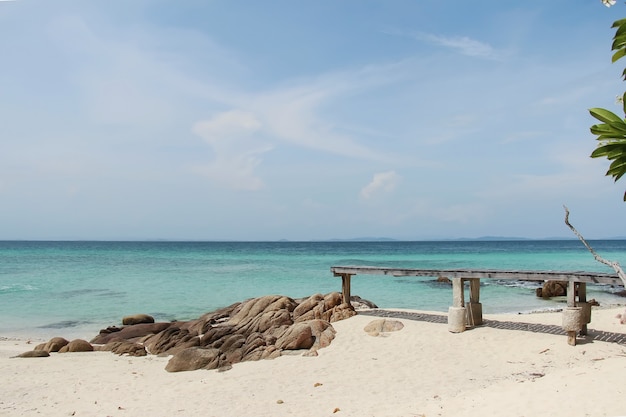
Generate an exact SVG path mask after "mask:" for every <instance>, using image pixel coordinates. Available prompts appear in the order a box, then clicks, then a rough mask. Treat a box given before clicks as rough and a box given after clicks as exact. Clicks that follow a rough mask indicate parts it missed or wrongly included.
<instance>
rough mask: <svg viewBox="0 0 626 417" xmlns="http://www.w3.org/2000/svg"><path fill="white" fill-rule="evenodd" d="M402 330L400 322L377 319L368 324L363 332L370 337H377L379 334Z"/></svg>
mask: <svg viewBox="0 0 626 417" xmlns="http://www.w3.org/2000/svg"><path fill="white" fill-rule="evenodd" d="M403 328H404V324H402V322H401V321H398V320H387V319H379V320H373V321H371V322H369V323H368V324H367V326H365V327H364V328H363V330H364V331H365V332H366V333H367V334H369V335H370V336H379V335H380V334H381V333H386V332H395V331H398V330H402V329H403Z"/></svg>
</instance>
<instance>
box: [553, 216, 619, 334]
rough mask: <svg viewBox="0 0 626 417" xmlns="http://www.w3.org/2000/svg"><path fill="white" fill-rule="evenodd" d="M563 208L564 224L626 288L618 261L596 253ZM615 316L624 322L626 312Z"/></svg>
mask: <svg viewBox="0 0 626 417" xmlns="http://www.w3.org/2000/svg"><path fill="white" fill-rule="evenodd" d="M563 208H564V209H565V224H566V225H567V227H569V228H570V229H571V230H572V232H574V234H575V235H576V236H577V237H578V239H580V241H581V242H582V243H583V245H585V247H586V248H587V250H588V251H589V252H591V254H592V255H593V257H594V259H595V260H596V261H598V262H600V263H602V264H604V265H608V266H610V267H611V268H613V270H614V271H615V273H616V274H617V276H618V277H619V278H620V279H621V280H622V284H623V285H624V288H626V273H624V270H623V269H622V267H621V266H620V264H619V262H616V261H609V260H608V259H604V258H603V257H601V256H600V255H598V254H597V253H596V251H595V250H593V248H592V247H591V245H589V243H587V241H586V240H585V238H584V237H583V235H581V234H580V233H579V232H578V230H576V228H575V227H574V226H572V224H571V223H570V222H569V209H568V208H567V206H563ZM617 318H619V319H621V323H622V324H626V312H624V314H620V315H618V316H617Z"/></svg>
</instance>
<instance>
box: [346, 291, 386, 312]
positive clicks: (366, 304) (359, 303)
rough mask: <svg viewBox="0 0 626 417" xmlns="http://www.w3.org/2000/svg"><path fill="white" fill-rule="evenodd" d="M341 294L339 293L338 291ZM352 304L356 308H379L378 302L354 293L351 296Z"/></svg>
mask: <svg viewBox="0 0 626 417" xmlns="http://www.w3.org/2000/svg"><path fill="white" fill-rule="evenodd" d="M337 294H339V293H337ZM342 299H343V297H342ZM350 304H351V305H352V307H353V308H354V309H355V310H367V309H370V308H378V306H377V305H376V304H374V303H373V302H371V301H369V300H365V299H363V298H361V297H359V296H358V295H353V296H351V297H350Z"/></svg>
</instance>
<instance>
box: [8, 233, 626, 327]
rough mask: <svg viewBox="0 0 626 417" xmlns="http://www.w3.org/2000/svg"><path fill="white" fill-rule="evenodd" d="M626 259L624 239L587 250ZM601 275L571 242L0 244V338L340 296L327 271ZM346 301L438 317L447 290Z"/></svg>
mask: <svg viewBox="0 0 626 417" xmlns="http://www.w3.org/2000/svg"><path fill="white" fill-rule="evenodd" d="M590 244H591V245H592V247H593V248H594V249H595V250H596V251H597V252H598V253H599V254H600V255H601V256H603V257H605V258H606V259H610V260H613V261H618V262H620V263H622V264H624V262H626V241H623V240H597V241H590ZM339 265H372V266H390V267H398V268H433V269H451V268H475V269H514V270H561V271H598V272H608V273H613V270H612V269H611V268H609V267H607V266H605V265H602V264H600V263H599V262H597V261H595V260H594V259H593V257H592V255H591V254H590V253H589V252H588V251H587V250H586V249H585V248H584V246H583V245H582V244H581V242H579V241H577V240H563V241H554V240H545V241H543V240H542V241H529V240H520V241H436V242H401V241H385V242H84V241H80V242H66V241H58V242H56V241H55V242H29V241H4V242H3V241H0V336H4V337H33V338H43V339H45V338H48V337H52V336H64V337H66V338H73V337H82V338H86V339H90V338H91V337H93V336H95V335H96V334H97V333H98V331H99V329H101V328H104V327H107V326H110V325H120V324H121V318H122V317H123V316H126V315H129V314H135V313H147V314H150V315H152V316H154V317H155V319H157V320H161V321H163V320H174V319H178V320H186V319H192V318H196V317H198V316H200V315H201V314H203V313H205V312H208V311H212V310H215V309H217V308H220V307H224V306H228V305H230V304H232V303H235V302H239V301H243V300H245V299H248V298H252V297H259V296H262V295H267V294H281V295H286V296H289V297H293V298H299V297H305V296H309V295H312V294H316V293H322V294H324V293H328V292H331V291H341V279H340V278H337V277H333V276H332V274H331V272H330V267H331V266H339ZM482 282H483V289H482V290H481V302H482V303H483V310H484V312H485V313H501V312H527V311H533V310H541V309H553V308H558V307H562V306H563V303H564V300H563V299H553V300H543V299H538V298H537V297H536V296H535V288H537V286H538V284H532V283H522V282H510V281H503V282H498V281H492V280H483V281H482ZM619 289H622V288H621V287H620V288H611V287H609V286H599V285H594V286H589V288H588V298H595V299H596V300H599V301H600V302H601V303H602V304H624V303H626V299H625V298H621V297H618V296H616V295H614V294H613V293H614V292H615V291H617V290H619ZM352 294H353V295H359V296H361V297H363V298H365V299H368V300H371V301H373V302H374V303H376V304H377V305H378V306H379V307H383V308H385V307H387V308H391V307H396V308H410V309H420V310H430V311H442V312H443V311H447V309H448V307H449V306H450V304H451V299H452V294H451V289H450V287H449V286H447V285H443V284H439V283H436V282H434V279H433V278H417V277H400V278H395V277H388V276H380V277H379V276H372V275H362V276H356V277H355V278H353V279H352Z"/></svg>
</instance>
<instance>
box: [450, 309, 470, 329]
mask: <svg viewBox="0 0 626 417" xmlns="http://www.w3.org/2000/svg"><path fill="white" fill-rule="evenodd" d="M466 319H467V311H466V310H465V307H449V308H448V331H450V332H452V333H461V332H464V331H465V327H466V326H467V323H466Z"/></svg>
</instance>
